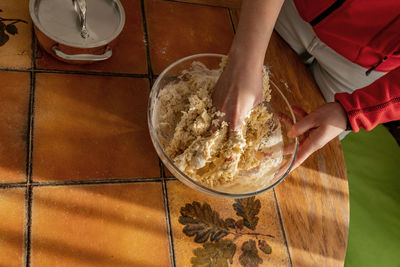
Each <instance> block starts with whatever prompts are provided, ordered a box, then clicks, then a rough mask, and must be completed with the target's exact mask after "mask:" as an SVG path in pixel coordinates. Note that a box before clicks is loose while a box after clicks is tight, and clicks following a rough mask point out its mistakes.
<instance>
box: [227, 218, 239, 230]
mask: <svg viewBox="0 0 400 267" xmlns="http://www.w3.org/2000/svg"><path fill="white" fill-rule="evenodd" d="M235 223H236V221H235V220H234V219H232V218H228V219H226V220H225V225H226V227H228V228H232V229H235Z"/></svg>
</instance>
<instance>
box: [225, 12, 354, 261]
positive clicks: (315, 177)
mask: <svg viewBox="0 0 400 267" xmlns="http://www.w3.org/2000/svg"><path fill="white" fill-rule="evenodd" d="M232 17H233V21H234V24H235V25H237V23H238V18H239V10H233V12H232ZM265 64H266V65H268V66H271V71H272V72H273V74H274V75H273V77H272V79H273V81H274V82H275V83H276V84H280V85H282V86H280V87H281V88H283V90H286V92H284V94H285V96H286V97H287V98H288V100H289V102H290V103H291V104H294V105H297V106H299V107H302V108H303V109H304V110H305V111H307V112H310V111H312V110H313V109H315V108H316V107H318V106H320V105H322V104H324V103H325V101H324V99H323V96H322V94H321V93H320V91H319V89H318V86H317V85H316V83H315V81H314V79H313V77H312V76H311V75H310V73H309V72H308V70H307V69H306V66H305V65H304V64H303V63H302V61H301V60H300V58H299V57H298V56H297V54H296V53H295V52H294V51H293V50H292V49H291V48H290V47H289V45H288V44H287V43H286V42H285V41H284V40H283V39H282V38H281V37H280V36H279V35H278V34H277V33H276V32H274V33H273V35H272V37H271V41H270V43H269V46H268V50H267V55H266V58H265ZM274 190H275V194H276V199H277V202H278V206H279V211H280V216H281V219H282V224H283V229H284V233H285V235H286V240H287V246H288V251H289V255H290V256H289V257H290V259H291V262H292V265H293V266H343V264H344V259H345V255H346V248H347V237H348V230H349V189H348V181H347V175H346V167H345V162H344V157H343V151H342V147H341V144H340V140H339V138H335V139H334V140H333V141H331V142H330V143H329V144H327V145H326V146H325V147H323V148H322V149H321V150H319V151H318V152H316V153H314V154H313V155H312V156H311V157H310V158H309V159H308V160H306V161H305V162H304V163H303V164H302V165H301V166H300V167H299V168H297V169H296V170H294V171H293V172H291V174H290V175H289V176H288V177H287V178H286V179H285V181H284V182H282V183H281V184H280V185H279V186H277V187H276V188H275V189H274Z"/></svg>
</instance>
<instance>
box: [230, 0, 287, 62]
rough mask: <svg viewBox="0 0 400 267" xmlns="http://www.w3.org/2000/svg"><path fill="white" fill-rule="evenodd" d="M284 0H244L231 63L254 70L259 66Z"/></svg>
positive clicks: (231, 54) (232, 49)
mask: <svg viewBox="0 0 400 267" xmlns="http://www.w3.org/2000/svg"><path fill="white" fill-rule="evenodd" d="M283 2H284V0H244V1H243V4H242V9H241V16H240V21H239V25H238V28H237V32H236V35H235V38H234V41H233V43H232V46H231V50H230V52H229V57H230V59H231V62H232V63H235V64H238V65H241V66H242V68H243V67H244V68H245V67H246V66H248V67H249V68H252V69H253V70H254V67H255V66H259V67H261V66H262V65H263V62H264V57H265V52H266V50H267V47H268V43H269V40H270V38H271V34H272V31H273V29H274V26H275V22H276V19H277V18H278V15H279V11H280V9H281V7H282V4H283Z"/></svg>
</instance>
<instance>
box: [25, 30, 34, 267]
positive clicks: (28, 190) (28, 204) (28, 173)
mask: <svg viewBox="0 0 400 267" xmlns="http://www.w3.org/2000/svg"><path fill="white" fill-rule="evenodd" d="M31 31H32V44H31V50H32V54H31V60H32V63H31V71H30V90H29V107H28V126H27V127H28V133H27V144H26V145H27V158H26V192H25V207H26V213H25V214H26V218H25V227H24V248H25V251H24V261H25V266H26V267H29V266H30V261H31V228H32V193H33V192H32V186H31V182H32V151H33V124H34V122H33V118H34V105H35V89H36V87H35V86H36V74H35V68H36V63H35V55H36V37H35V31H34V27H33V25H32V28H31Z"/></svg>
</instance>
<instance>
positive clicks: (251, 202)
mask: <svg viewBox="0 0 400 267" xmlns="http://www.w3.org/2000/svg"><path fill="white" fill-rule="evenodd" d="M233 208H234V209H235V211H236V215H237V216H241V217H243V224H244V226H246V227H247V228H249V229H251V230H255V229H256V226H257V223H258V217H257V216H256V215H257V214H258V213H259V212H260V208H261V202H260V200H259V199H255V197H249V198H242V199H235V203H234V204H233Z"/></svg>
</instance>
